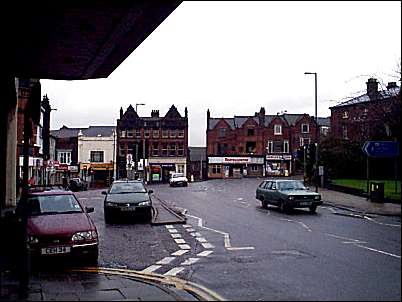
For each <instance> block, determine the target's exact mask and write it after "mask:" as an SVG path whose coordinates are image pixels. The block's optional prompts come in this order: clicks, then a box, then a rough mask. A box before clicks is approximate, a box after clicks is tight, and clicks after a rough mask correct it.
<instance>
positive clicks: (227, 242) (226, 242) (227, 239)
mask: <svg viewBox="0 0 402 302" xmlns="http://www.w3.org/2000/svg"><path fill="white" fill-rule="evenodd" d="M186 216H189V217H192V218H194V219H197V220H198V226H199V227H201V228H203V229H206V230H209V231H212V232H216V233H218V234H221V235H223V238H224V246H225V248H226V249H228V248H232V245H231V244H230V237H229V234H228V233H225V232H222V231H218V230H214V229H211V228H207V227H205V226H203V225H202V219H201V218H199V217H197V216H192V215H189V214H186ZM208 244H209V243H208ZM202 245H203V246H204V244H202ZM204 247H205V246H204ZM205 248H207V247H205ZM247 249H250V250H253V249H254V247H247Z"/></svg>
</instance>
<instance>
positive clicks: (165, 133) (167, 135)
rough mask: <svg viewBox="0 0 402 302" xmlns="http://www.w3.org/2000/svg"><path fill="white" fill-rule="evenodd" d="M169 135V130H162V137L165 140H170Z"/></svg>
mask: <svg viewBox="0 0 402 302" xmlns="http://www.w3.org/2000/svg"><path fill="white" fill-rule="evenodd" d="M168 133H169V132H168V130H162V137H163V138H168V137H169V134H168Z"/></svg>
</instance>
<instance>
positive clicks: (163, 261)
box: [156, 257, 176, 264]
mask: <svg viewBox="0 0 402 302" xmlns="http://www.w3.org/2000/svg"><path fill="white" fill-rule="evenodd" d="M174 259H176V257H165V258H163V259H162V260H159V261H158V262H156V264H169V263H170V262H172V261H173V260H174Z"/></svg>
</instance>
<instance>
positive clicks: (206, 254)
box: [197, 251, 214, 257]
mask: <svg viewBox="0 0 402 302" xmlns="http://www.w3.org/2000/svg"><path fill="white" fill-rule="evenodd" d="M213 252H214V251H203V252H201V253H198V254H197V256H198V257H207V256H209V255H211V254H212V253H213Z"/></svg>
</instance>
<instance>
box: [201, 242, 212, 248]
mask: <svg viewBox="0 0 402 302" xmlns="http://www.w3.org/2000/svg"><path fill="white" fill-rule="evenodd" d="M201 245H202V246H203V247H204V248H206V249H213V248H214V246H213V245H212V244H210V243H201Z"/></svg>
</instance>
